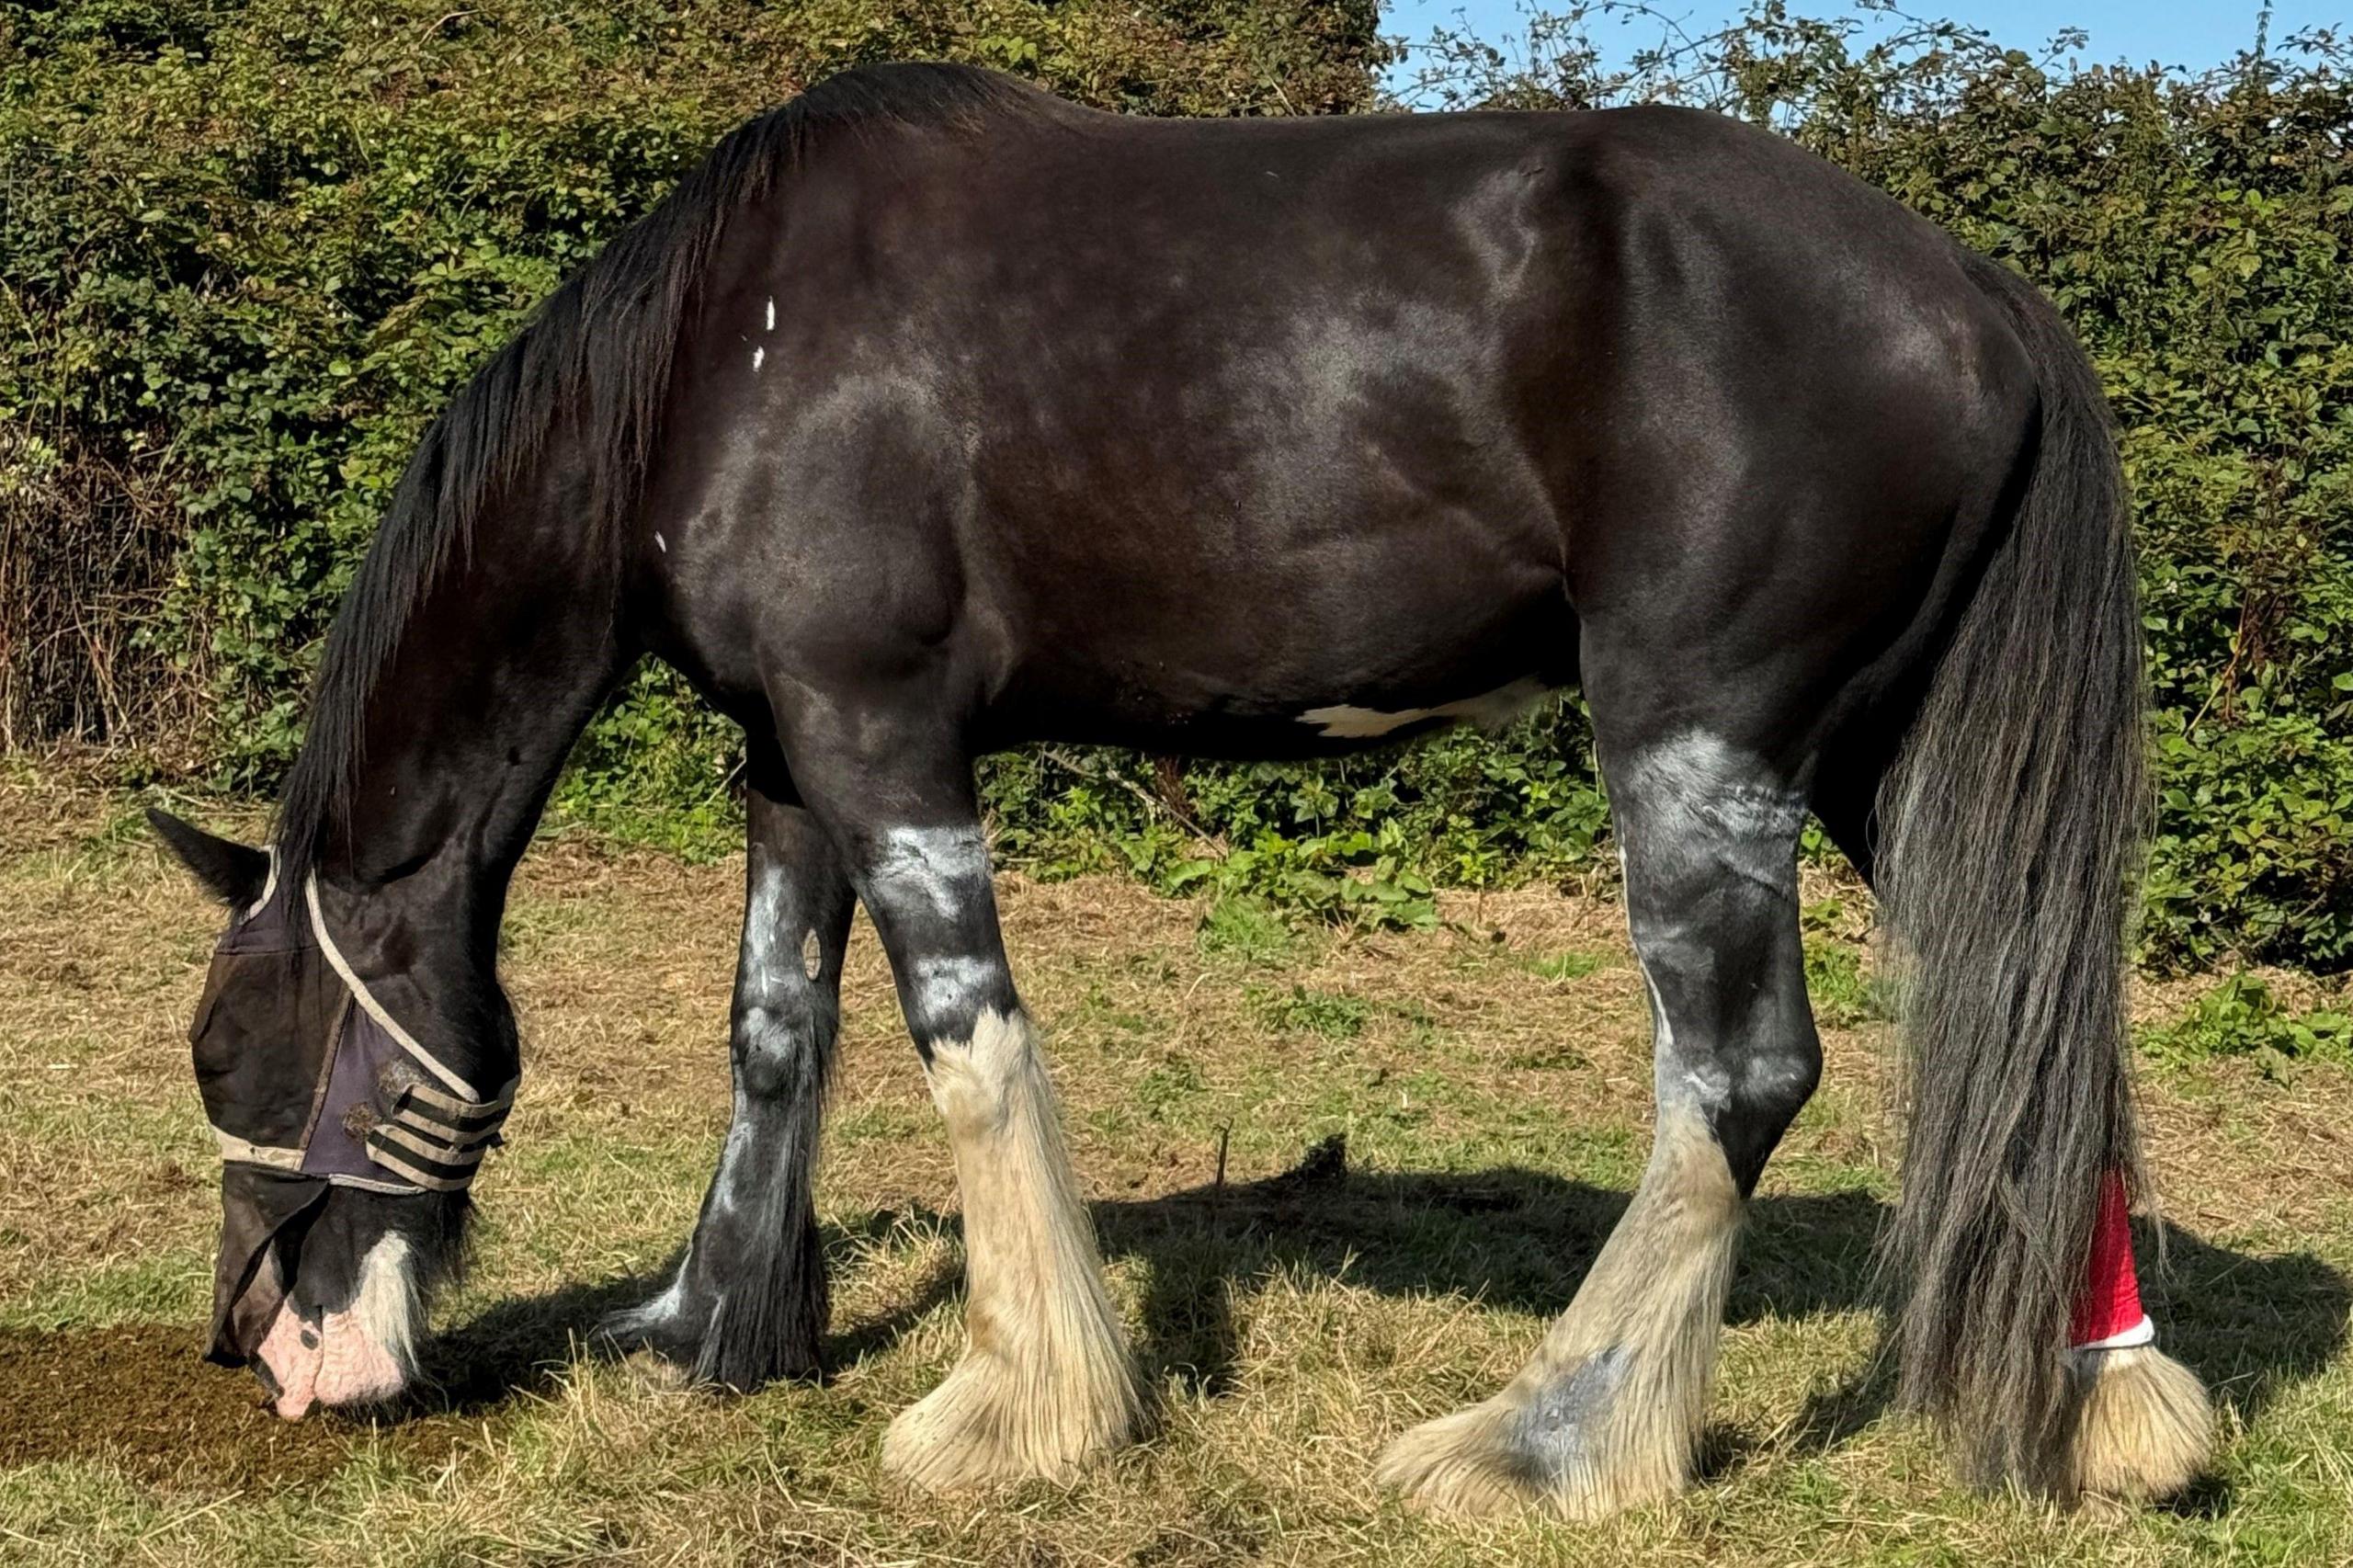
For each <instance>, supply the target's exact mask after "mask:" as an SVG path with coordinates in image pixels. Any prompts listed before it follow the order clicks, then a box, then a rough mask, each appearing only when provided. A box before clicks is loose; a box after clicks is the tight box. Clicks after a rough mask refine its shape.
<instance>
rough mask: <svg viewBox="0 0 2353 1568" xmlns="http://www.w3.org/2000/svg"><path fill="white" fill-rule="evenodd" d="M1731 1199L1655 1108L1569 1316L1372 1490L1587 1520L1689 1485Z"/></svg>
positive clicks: (1697, 1143)
mask: <svg viewBox="0 0 2353 1568" xmlns="http://www.w3.org/2000/svg"><path fill="white" fill-rule="evenodd" d="M1740 1210H1741V1200H1740V1195H1739V1192H1738V1190H1737V1189H1736V1188H1735V1187H1734V1186H1733V1180H1732V1173H1731V1170H1730V1169H1729V1167H1727V1166H1726V1165H1725V1164H1724V1159H1723V1155H1722V1151H1720V1150H1719V1149H1718V1148H1717V1147H1716V1144H1715V1141H1714V1139H1713V1138H1712V1137H1711V1136H1710V1135H1709V1133H1708V1131H1707V1127H1706V1124H1705V1123H1704V1122H1703V1121H1702V1120H1701V1119H1700V1118H1699V1116H1698V1114H1697V1113H1696V1112H1695V1111H1694V1110H1692V1109H1691V1108H1689V1107H1688V1106H1684V1105H1679V1104H1671V1105H1669V1106H1666V1107H1664V1108H1662V1109H1661V1114H1660V1120H1659V1128H1658V1133H1657V1138H1656V1141H1655V1142H1654V1145H1653V1147H1652V1152H1651V1161H1650V1165H1649V1167H1648V1169H1647V1170H1646V1171H1645V1173H1644V1175H1643V1185H1642V1187H1641V1188H1640V1190H1639V1191H1637V1192H1636V1193H1635V1195H1634V1201H1633V1203H1632V1204H1631V1206H1630V1207H1629V1208H1628V1209H1627V1210H1626V1213H1625V1216H1624V1218H1623V1219H1621V1220H1620V1221H1619V1223H1618V1227H1617V1229H1616V1230H1614V1231H1612V1232H1611V1233H1610V1236H1609V1240H1608V1243H1607V1244H1605V1245H1604V1246H1603V1247H1602V1249H1601V1256H1599V1257H1597V1258H1596V1259H1595V1260H1594V1265H1593V1268H1592V1269H1591V1271H1590V1272H1588V1273H1587V1274H1586V1278H1585V1283H1584V1284H1583V1285H1582V1286H1581V1287H1579V1289H1578V1290H1577V1294H1576V1299H1575V1300H1574V1301H1572V1302H1570V1304H1569V1310H1568V1311H1567V1312H1563V1313H1562V1314H1561V1316H1560V1317H1559V1318H1558V1319H1556V1320H1555V1321H1554V1323H1553V1324H1552V1329H1551V1331H1550V1332H1548V1333H1547V1334H1546V1335H1545V1336H1544V1342H1543V1344H1542V1345H1540V1346H1538V1348H1537V1351H1536V1354H1535V1355H1534V1356H1533V1357H1532V1358H1530V1359H1529V1363H1528V1365H1527V1366H1526V1367H1525V1368H1523V1369H1521V1371H1520V1373H1519V1375H1518V1377H1516V1378H1514V1379H1513V1380H1512V1381H1511V1382H1510V1383H1509V1384H1508V1385H1506V1387H1505V1388H1504V1390H1503V1391H1502V1392H1499V1393H1497V1394H1495V1396H1494V1397H1493V1398H1491V1399H1487V1400H1484V1401H1483V1402H1481V1403H1478V1404H1474V1405H1472V1406H1470V1407H1469V1408H1467V1409H1464V1410H1459V1411H1456V1412H1455V1413H1454V1414H1453V1415H1446V1416H1441V1417H1440V1418H1438V1420H1436V1421H1430V1422H1426V1423H1424V1424H1423V1425H1422V1426H1416V1427H1415V1428H1414V1429H1413V1430H1411V1431H1409V1432H1407V1433H1405V1434H1404V1436H1402V1437H1399V1438H1398V1439H1397V1440H1396V1442H1394V1443H1392V1445H1391V1446H1390V1448H1389V1449H1388V1451H1387V1452H1386V1453H1384V1454H1383V1455H1382V1456H1381V1464H1380V1467H1379V1470H1378V1474H1379V1476H1380V1479H1381V1481H1382V1482H1384V1483H1387V1484H1389V1485H1392V1486H1394V1487H1396V1488H1397V1489H1398V1490H1399V1491H1401V1492H1402V1493H1404V1495H1405V1496H1406V1498H1407V1500H1408V1501H1410V1502H1412V1503H1414V1504H1415V1505H1416V1506H1420V1507H1423V1508H1427V1509H1429V1510H1431V1511H1433V1512H1437V1513H1442V1514H1460V1515H1493V1514H1501V1513H1506V1512H1510V1511H1512V1510H1515V1509H1521V1508H1531V1507H1532V1508H1539V1509H1543V1510H1546V1511H1549V1512H1552V1513H1555V1514H1560V1515H1563V1516H1565V1517H1571V1518H1597V1517H1602V1516H1605V1515H1608V1514H1612V1513H1616V1512H1618V1511H1620V1510H1621V1509H1624V1508H1629V1507H1632V1506H1636V1505H1638V1504H1642V1503H1646V1502H1650V1501H1653V1500H1654V1499H1656V1498H1660V1497H1665V1496H1669V1495H1672V1494H1674V1493H1676V1492H1678V1491H1680V1490H1682V1488H1683V1487H1684V1486H1685V1485H1687V1484H1688V1483H1689V1480H1690V1475H1691V1469H1692V1465H1693V1462H1694V1456H1695V1451H1696V1449H1697V1447H1698V1438H1699V1426H1700V1417H1701V1414H1702V1412H1703V1411H1704V1410H1705V1408H1706V1403H1707V1396H1708V1391H1709V1386H1710V1384H1711V1381H1712V1380H1713V1377H1714V1372H1715V1359H1716V1342H1717V1339H1718V1337H1719V1335H1720V1333H1721V1330H1722V1319H1723V1303H1724V1293H1725V1290H1726V1289H1727V1287H1728V1285H1729V1283H1730V1280H1731V1277H1732V1255H1733V1243H1734V1241H1735V1239H1736V1237H1737V1235H1738V1232H1739V1221H1740Z"/></svg>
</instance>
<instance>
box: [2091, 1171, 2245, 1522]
mask: <svg viewBox="0 0 2353 1568" xmlns="http://www.w3.org/2000/svg"><path fill="white" fill-rule="evenodd" d="M2156 1337H2157V1335H2156V1328H2155V1325H2154V1324H2152V1323H2151V1322H2150V1321H2149V1314H2148V1313H2147V1312H2145V1311H2144V1310H2143V1308H2142V1305H2141V1280H2140V1277H2139V1275H2138V1273H2137V1272H2136V1271H2135V1269H2134V1268H2133V1266H2132V1221H2131V1214H2130V1212H2129V1210H2128V1209H2127V1206H2126V1203H2125V1196H2124V1179H2123V1177H2122V1176H2120V1175H2119V1174H2118V1173H2116V1172H2114V1171H2110V1172H2109V1174H2108V1176H2106V1177H2105V1178H2103V1179H2102V1181H2101V1182H2100V1188H2099V1212H2098V1215H2097V1218H2096V1219H2095V1221H2093V1227H2092V1247H2091V1256H2090V1257H2089V1259H2088V1261H2087V1264H2086V1269H2085V1275H2084V1280H2083V1283H2082V1285H2081V1287H2080V1293H2079V1294H2078V1295H2077V1297H2076V1299H2075V1313H2074V1317H2073V1319H2072V1321H2071V1323H2070V1324H2069V1331H2068V1335H2067V1338H2068V1342H2069V1344H2070V1346H2072V1348H2071V1349H2070V1350H2069V1352H2068V1358H2069V1360H2070V1362H2071V1363H2072V1371H2073V1373H2074V1378H2075V1387H2076V1390H2077V1393H2076V1397H2077V1399H2078V1400H2080V1401H2081V1405H2080V1408H2079V1409H2078V1411H2077V1413H2076V1417H2075V1437H2074V1438H2073V1441H2072V1444H2071V1457H2072V1460H2073V1462H2072V1466H2071V1469H2072V1471H2073V1475H2072V1480H2073V1482H2074V1484H2075V1490H2076V1491H2077V1492H2083V1493H2095V1494H2101V1495H2105V1496H2110V1497H2165V1496H2170V1495H2172V1494H2175V1493H2177V1492H2180V1491H2182V1490H2183V1489H2185V1488H2186V1487H2188V1485H2189V1484H2190V1483H2192V1482H2194V1481H2196V1480H2197V1479H2198V1477H2199V1476H2200V1474H2201V1473H2202V1472H2203V1471H2204V1470H2205V1468H2206V1464H2207V1461H2208V1460H2209V1459H2210V1458H2211V1455H2212V1449H2213V1437H2214V1415H2213V1411H2212V1409H2211V1407H2210V1406H2209V1405H2208V1403H2207V1401H2206V1390H2205V1388H2204V1387H2203V1386H2202V1385H2201V1384H2200V1382H2199V1381H2198V1378H2197V1375H2196V1374H2195V1373H2193V1372H2191V1371H2190V1369H2188V1368H2187V1367H2185V1366H2183V1365H2182V1364H2181V1363H2180V1362H2178V1361H2177V1360H2175V1359H2173V1358H2171V1357H2169V1356H2166V1355H2165V1354H2163V1353H2162V1352H2160V1351H2159V1350H2158V1349H2157V1348H2156Z"/></svg>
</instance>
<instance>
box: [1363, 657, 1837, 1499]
mask: <svg viewBox="0 0 2353 1568" xmlns="http://www.w3.org/2000/svg"><path fill="white" fill-rule="evenodd" d="M1596 711H1597V718H1605V717H1606V716H1605V715H1603V714H1602V710H1601V704H1600V699H1599V694H1598V693H1597V694H1596ZM1601 731H1602V733H1601V740H1602V756H1603V766H1604V771H1605V773H1606V774H1607V776H1608V784H1609V796H1610V809H1611V812H1612V813H1613V815H1614V818H1615V821H1616V824H1617V831H1618V836H1619V843H1620V846H1621V848H1622V853H1623V855H1624V859H1625V868H1626V907H1627V914H1628V920H1629V923H1630V925H1631V927H1632V932H1633V939H1634V949H1635V952H1636V955H1637V956H1638V957H1639V958H1640V960H1641V962H1642V969H1643V979H1644V980H1645V982H1646V983H1647V985H1648V988H1649V991H1650V1001H1651V1017H1652V1028H1653V1030H1654V1044H1653V1050H1654V1062H1655V1067H1654V1092H1655V1096H1656V1102H1657V1122H1656V1130H1655V1131H1654V1136H1653V1142H1652V1146H1651V1157H1650V1165H1649V1166H1648V1168H1647V1169H1646V1170H1645V1171H1644V1173H1643V1180H1642V1185H1641V1187H1640V1188H1639V1189H1638V1190H1637V1191H1636V1192H1635V1194H1634V1199H1633V1202H1632V1204H1631V1206H1630V1207H1629V1208H1628V1209H1627V1210H1626V1213H1625V1215H1624V1217H1623V1218H1622V1219H1621V1220H1620V1221H1619V1223H1618V1227H1617V1229H1616V1230H1615V1231H1614V1232H1613V1233H1611V1234H1610V1237H1609V1240H1608V1243H1607V1244H1605V1245H1604V1246H1603V1248H1602V1250H1601V1255H1600V1256H1598V1257H1597V1258H1596V1259H1595V1260H1594V1264H1593V1267H1592V1269H1591V1270H1590V1271H1589V1272H1588V1273H1587V1274H1586V1278H1585V1282H1584V1284H1583V1285H1582V1286H1581V1287H1580V1288H1579V1290H1578V1291H1577V1294H1576V1299H1575V1300H1574V1301H1572V1302H1571V1303H1570V1306H1569V1309H1568V1311H1567V1312H1564V1313H1563V1314H1562V1316H1561V1317H1560V1318H1559V1319H1558V1320H1557V1321H1556V1322H1555V1323H1554V1324H1552V1330H1551V1332H1550V1333H1548V1334H1547V1335H1546V1336H1545V1338H1544V1342H1543V1344H1542V1346H1540V1348H1539V1349H1538V1350H1537V1353H1536V1355H1535V1358H1533V1359H1532V1360H1530V1361H1529V1363H1528V1365H1527V1367H1526V1368H1525V1369H1522V1370H1521V1372H1520V1373H1519V1375H1518V1377H1516V1378H1515V1379H1513V1381H1511V1383H1510V1384H1509V1385H1508V1386H1507V1387H1506V1388H1505V1389H1504V1390H1503V1392H1500V1393H1498V1394H1496V1395H1495V1397H1494V1398H1492V1399H1489V1400H1487V1401H1485V1402H1484V1403H1480V1404H1476V1405H1472V1406H1471V1407H1470V1408H1468V1409H1466V1410H1461V1411H1458V1412H1456V1413H1455V1414H1454V1415H1449V1416H1445V1417H1443V1418H1441V1419H1439V1420H1437V1421H1433V1422H1429V1423H1427V1424H1426V1425H1424V1426H1417V1427H1415V1428H1414V1429H1413V1430H1412V1431H1409V1432H1407V1433H1406V1434H1405V1435H1404V1437H1401V1438H1399V1439H1398V1440H1397V1442H1396V1443H1395V1444H1393V1445H1392V1447H1391V1449H1389V1451H1388V1453H1387V1454H1385V1455H1384V1456H1383V1457H1382V1460H1381V1476H1382V1478H1383V1479H1384V1480H1386V1481H1388V1482H1389V1483H1392V1484H1394V1485H1396V1486H1398V1487H1400V1488H1402V1489H1403V1490H1404V1493H1405V1494H1407V1496H1408V1497H1409V1498H1410V1499H1411V1500H1413V1501H1415V1502H1418V1503H1420V1504H1422V1505H1424V1506H1429V1507H1432V1508H1436V1509H1438V1510H1441V1511H1448V1512H1461V1513H1491V1512H1495V1511H1499V1510H1502V1509H1506V1508H1510V1507H1515V1506H1531V1505H1532V1506H1540V1507H1549V1508H1551V1509H1553V1510H1555V1511H1559V1512H1562V1513H1565V1514H1568V1515H1571V1516H1573V1517H1594V1516H1597V1515H1600V1514H1606V1513H1608V1512H1611V1511H1614V1510H1616V1509H1619V1508H1623V1507H1627V1506H1631V1505H1633V1504H1637V1503H1641V1502H1643V1501H1646V1500H1648V1499H1651V1498H1655V1497H1659V1496H1663V1495H1665V1494H1669V1493H1673V1492H1676V1491H1678V1490H1680V1489H1681V1488H1682V1487H1683V1486H1684V1485H1685V1484H1686V1483H1688V1481H1689V1479H1690V1476H1691V1471H1692V1466H1693V1462H1694V1459H1695V1454H1696V1450H1697V1449H1698V1444H1699V1435H1700V1431H1701V1425H1702V1418H1703V1415H1704V1413H1705V1404H1706V1401H1707V1395H1708V1387H1709V1383H1710V1381H1711V1375H1712V1373H1713V1370H1714V1366H1715V1355H1716V1341H1717V1338H1718V1335H1719V1331H1720V1329H1721V1325H1722V1315H1723V1303H1724V1293H1725V1289H1726V1285H1727V1283H1728V1281H1729V1278H1730V1276H1731V1271H1732V1260H1733V1240H1734V1235H1735V1233H1736V1231H1737V1228H1738V1225H1739V1221H1740V1216H1741V1210H1742V1206H1743V1203H1744V1200H1745V1198H1746V1195H1747V1193H1748V1191H1749V1190H1750V1188H1752V1187H1754V1186H1755V1185H1756V1177H1757V1174H1758V1172H1759V1171H1761V1170H1762V1169H1763V1167H1764V1164H1765V1160H1766V1157H1767V1155H1768V1154H1769V1153H1771V1151H1772V1148H1773V1145H1774V1144H1775V1143H1776V1142H1778V1141H1779V1138H1780V1135H1781V1132H1782V1131H1783V1130H1784V1129H1785V1128H1786V1127H1787V1126H1788V1125H1789V1123H1790V1119H1791V1118H1792V1117H1794V1116H1795V1115H1796V1114H1797V1112H1798V1109H1799V1108H1800V1107H1802V1105H1803V1104H1804V1103H1805V1101H1806V1098H1807V1096H1810V1095H1811V1094H1812V1093H1813V1085H1814V1083H1815V1080H1816V1078H1817V1077H1818V1075H1819V1074H1820V1070H1821V1051H1820V1046H1819V1043H1818V1042H1817V1040H1815V1038H1814V1032H1813V1017H1812V1014H1811V1013H1810V1012H1809V1010H1808V1008H1807V1005H1806V996H1805V976H1804V963H1803V959H1802V948H1801V946H1800V938H1799V931H1798V919H1797V907H1796V898H1797V864H1796V856H1797V839H1798V829H1799V826H1800V824H1801V823H1802V819H1803V814H1804V806H1803V803H1802V795H1801V794H1800V792H1799V790H1797V789H1796V788H1795V787H1794V781H1793V780H1792V779H1790V778H1788V777H1787V776H1786V775H1785V774H1784V773H1783V772H1782V771H1780V770H1779V769H1777V768H1776V767H1772V766H1769V765H1768V764H1767V763H1766V762H1765V761H1764V760H1763V759H1761V758H1759V757H1756V756H1750V755H1747V754H1745V753H1744V752H1743V751H1741V750H1740V749H1738V748H1736V747H1735V746H1733V745H1732V744H1727V743H1725V742H1724V741H1722V740H1720V739H1717V738H1714V737H1712V736H1711V735H1708V734H1705V733H1697V732H1688V733H1677V734H1672V735H1665V736H1642V735H1637V736H1631V737H1630V736H1626V735H1623V734H1617V735H1613V734H1612V733H1611V728H1610V726H1609V725H1608V723H1607V722H1603V723H1602V725H1601Z"/></svg>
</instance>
